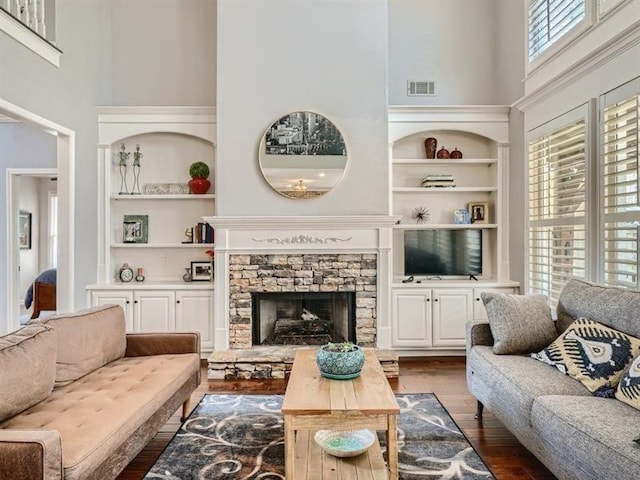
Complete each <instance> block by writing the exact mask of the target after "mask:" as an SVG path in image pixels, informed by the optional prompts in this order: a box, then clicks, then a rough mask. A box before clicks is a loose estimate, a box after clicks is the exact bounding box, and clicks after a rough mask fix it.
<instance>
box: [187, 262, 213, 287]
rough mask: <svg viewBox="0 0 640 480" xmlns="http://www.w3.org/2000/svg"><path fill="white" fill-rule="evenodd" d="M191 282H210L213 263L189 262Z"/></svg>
mask: <svg viewBox="0 0 640 480" xmlns="http://www.w3.org/2000/svg"><path fill="white" fill-rule="evenodd" d="M191 280H192V281H194V282H210V281H211V280H213V263H212V262H208V261H206V260H205V261H198V262H191Z"/></svg>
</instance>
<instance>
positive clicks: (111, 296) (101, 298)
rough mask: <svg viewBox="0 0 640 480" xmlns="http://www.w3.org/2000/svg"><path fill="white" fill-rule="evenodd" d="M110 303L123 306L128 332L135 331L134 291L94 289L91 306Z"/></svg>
mask: <svg viewBox="0 0 640 480" xmlns="http://www.w3.org/2000/svg"><path fill="white" fill-rule="evenodd" d="M109 304H112V305H120V306H121V307H122V309H123V310H124V321H125V325H126V329H127V332H133V331H134V329H133V328H134V327H133V292H131V291H117V290H93V291H92V292H91V306H93V307H97V306H99V305H109Z"/></svg>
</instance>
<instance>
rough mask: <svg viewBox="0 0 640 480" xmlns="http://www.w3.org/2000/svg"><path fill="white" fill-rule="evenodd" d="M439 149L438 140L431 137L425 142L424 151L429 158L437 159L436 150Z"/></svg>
mask: <svg viewBox="0 0 640 480" xmlns="http://www.w3.org/2000/svg"><path fill="white" fill-rule="evenodd" d="M437 147H438V140H436V139H435V138H433V137H429V138H427V139H425V141H424V149H425V152H426V154H427V158H436V148H437Z"/></svg>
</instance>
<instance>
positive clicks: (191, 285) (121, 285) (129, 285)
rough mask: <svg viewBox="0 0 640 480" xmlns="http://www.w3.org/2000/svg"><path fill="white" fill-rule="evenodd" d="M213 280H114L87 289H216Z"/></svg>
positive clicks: (88, 286)
mask: <svg viewBox="0 0 640 480" xmlns="http://www.w3.org/2000/svg"><path fill="white" fill-rule="evenodd" d="M214 286H215V285H214V283H213V282H198V281H196V282H193V281H191V282H185V281H183V280H182V279H175V280H166V281H157V280H145V281H144V282H136V281H131V282H120V281H117V282H114V283H101V284H94V285H87V290H214Z"/></svg>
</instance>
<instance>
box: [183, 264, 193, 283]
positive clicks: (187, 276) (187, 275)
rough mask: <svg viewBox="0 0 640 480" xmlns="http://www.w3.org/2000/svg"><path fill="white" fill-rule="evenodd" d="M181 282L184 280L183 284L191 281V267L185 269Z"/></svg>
mask: <svg viewBox="0 0 640 480" xmlns="http://www.w3.org/2000/svg"><path fill="white" fill-rule="evenodd" d="M182 280H184V281H185V282H191V281H193V278H192V277H191V267H187V268H185V269H184V275H182Z"/></svg>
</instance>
